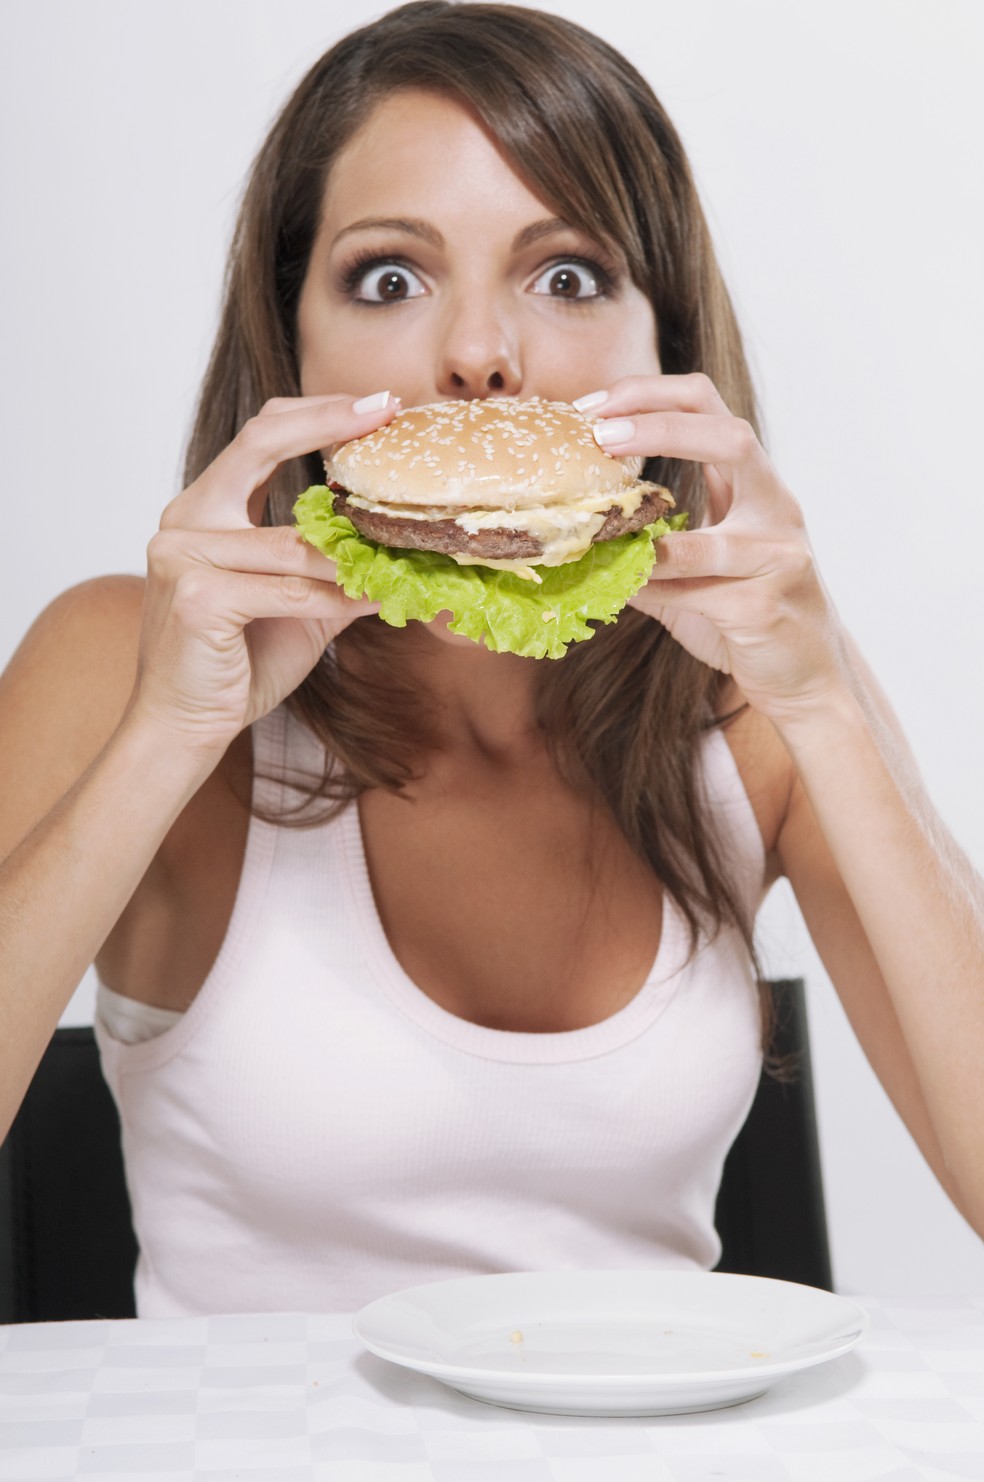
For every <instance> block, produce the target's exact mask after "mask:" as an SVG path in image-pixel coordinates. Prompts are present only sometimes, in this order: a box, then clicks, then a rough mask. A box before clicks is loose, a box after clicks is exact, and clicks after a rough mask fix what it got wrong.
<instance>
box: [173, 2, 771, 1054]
mask: <svg viewBox="0 0 984 1482" xmlns="http://www.w3.org/2000/svg"><path fill="white" fill-rule="evenodd" d="M401 88H424V89H429V90H432V91H437V92H441V93H444V94H450V95H451V96H453V97H455V98H457V99H458V100H460V101H461V102H463V103H464V104H465V105H466V106H468V107H469V108H470V109H471V110H472V111H473V112H474V113H475V114H476V115H477V117H478V118H479V119H480V120H481V121H482V123H483V124H484V126H485V127H486V128H487V129H488V131H489V132H490V134H491V135H492V136H493V137H494V138H495V139H496V140H497V141H498V143H499V145H500V146H501V148H502V149H503V151H504V153H505V155H506V156H507V158H509V159H510V160H511V161H512V162H513V164H514V165H515V168H516V170H517V172H518V173H519V174H520V175H521V176H522V178H523V179H524V181H525V182H526V183H527V184H528V185H529V187H530V189H531V190H532V191H533V192H534V194H536V195H537V196H539V197H540V199H541V200H542V201H543V202H544V204H545V205H547V206H548V207H549V208H551V209H553V210H555V211H556V213H557V214H558V215H559V216H561V217H562V218H563V219H564V220H566V221H568V222H570V223H571V224H572V225H573V226H575V227H577V228H580V229H581V230H583V231H585V232H586V233H587V234H588V235H589V236H591V237H594V238H599V237H600V238H601V240H602V242H603V244H605V245H608V246H610V247H612V248H613V249H614V250H615V251H616V252H621V253H622V254H624V257H625V260H626V261H627V264H628V270H629V273H630V275H631V277H632V279H633V281H634V282H635V283H636V285H637V286H638V287H639V288H640V289H641V290H642V291H643V292H644V293H645V294H646V295H647V296H648V298H649V299H650V300H651V302H652V305H653V309H654V311H655V319H656V324H657V328H658V341H659V343H658V350H659V356H660V361H661V364H662V367H663V370H664V371H665V372H666V373H687V372H692V371H703V372H705V373H706V374H707V375H708V376H710V378H711V379H712V380H713V381H714V383H715V384H716V385H717V387H718V389H719V391H720V392H721V394H722V396H723V397H724V400H725V402H726V403H727V404H728V406H729V407H730V408H731V410H732V411H733V412H734V413H735V415H737V416H741V417H744V418H746V419H747V420H748V421H749V422H751V423H752V425H753V426H755V425H757V419H756V407H755V398H754V392H753V388H752V384H751V378H750V375H749V372H748V367H747V365H746V361H745V357H744V353H743V349H742V343H741V336H740V333H739V330H738V326H737V322H736V319H735V315H734V312H733V310H732V306H731V302H730V300H729V297H728V293H727V290H726V289H725V286H724V283H723V281H722V279H721V275H720V272H719V270H718V266H717V263H716V260H715V257H714V251H713V248H712V245H711V240H710V234H709V232H708V228H707V224H706V221H705V219H704V214H703V211H702V210H701V207H700V203H699V201H698V198H697V193H696V189H695V187H694V182H693V178H692V176H691V172H690V169H689V166H688V164H687V160H686V157H685V155H684V151H683V147H682V144H681V142H680V139H679V137H678V135H677V133H676V131H675V129H674V128H673V125H672V124H671V123H670V120H669V119H668V118H667V116H666V114H665V113H664V111H663V109H662V107H661V105H660V104H659V102H658V101H657V99H656V97H655V96H654V94H653V92H652V90H651V89H650V87H649V86H648V84H647V83H646V82H645V80H644V79H643V78H642V77H641V76H640V74H639V73H638V72H637V71H636V70H635V68H634V67H632V66H631V65H630V63H629V62H628V61H627V60H626V59H625V58H624V57H623V56H621V55H620V54H619V53H618V52H617V51H615V50H614V49H613V48H612V47H610V46H608V45H607V43H606V42H604V41H602V40H600V39H599V38H598V37H596V36H594V35H592V34H591V33H590V32H588V31H585V30H583V29H582V28H581V27H580V26H577V25H575V24H573V23H572V22H571V21H568V20H564V19H561V18H560V17H559V16H554V15H547V14H544V13H542V12H539V11H535V10H528V9H526V8H520V7H517V6H511V5H498V4H482V3H465V4H454V3H447V0H416V3H412V4H409V5H404V6H401V7H400V8H399V9H397V10H394V11H391V12H390V13H389V14H387V15H385V16H383V17H382V18H381V19H380V20H378V21H375V22H373V23H372V24H371V25H368V26H365V27H364V28H362V29H361V30H358V31H355V32H353V33H352V34H351V35H349V36H347V37H345V38H344V39H343V40H342V41H340V42H339V43H338V44H337V45H336V46H334V47H333V48H332V49H331V50H330V51H328V52H327V53H326V54H325V55H324V56H323V57H322V58H321V59H320V60H319V61H318V62H317V63H316V64H315V65H314V66H313V67H312V68H311V70H310V71H309V72H308V74H307V75H306V77H304V78H303V80H302V81H301V83H300V85H299V86H298V87H297V89H296V91H295V92H294V94H293V96H292V97H291V98H290V100H289V101H288V103H287V104H286V106H285V108H284V109H283V111H282V113H281V114H280V116H279V117H278V119H277V120H276V122H275V123H274V125H273V128H272V129H271V131H270V134H269V136H268V138H267V139H266V142H265V143H264V144H263V146H262V148H261V150H260V152H259V155H258V156H257V159H256V161H255V164H254V166H253V170H252V173H251V175H250V178H249V181H248V184H247V188H246V191H245V195H244V198H243V203H242V207H241V210H240V214H239V220H238V224H237V226H236V231H235V236H234V240H233V244H232V250H231V254H230V259H229V267H228V272H227V279H226V291H225V301H224V306H223V311H222V317H221V322H220V327H219V332H218V337H217V340H216V344H215V348H214V351H213V355H212V359H211V362H210V365H209V368H208V372H207V374H206V377H205V381H204V384H203V387H202V393H201V399H200V402H199V405H198V411H197V416H196V420H195V424H194V429H193V432H192V436H191V440H190V444H189V448H188V454H187V462H186V468H185V474H186V479H187V482H189V483H190V482H192V481H193V480H194V479H195V478H197V477H198V476H199V474H200V473H201V472H202V471H203V470H204V469H205V468H206V467H207V465H208V464H209V463H211V462H212V460H213V459H214V458H215V457H216V456H217V455H218V453H219V452H220V451H221V450H222V448H224V447H225V446H226V444H227V443H229V442H230V441H231V439H232V438H233V437H234V435H235V434H236V432H237V431H238V430H239V428H240V427H241V426H242V424H243V423H244V422H245V421H246V420H247V418H249V417H251V416H252V415H254V414H255V413H256V412H257V411H258V410H259V408H260V407H261V406H262V404H263V403H264V402H265V401H266V400H267V399H268V398H269V397H272V396H291V395H299V394H300V386H299V375H298V360H297V354H296V315H297V305H298V300H299V296H300V292H301V287H302V284H303V281H304V277H305V273H306V271H307V266H308V260H309V257H310V253H311V248H312V244H313V242H314V238H315V234H316V231H317V228H318V224H319V217H320V211H321V205H322V201H323V197H324V191H325V185H326V181H327V176H328V173H329V171H330V169H331V166H332V163H333V161H334V160H335V158H336V157H337V155H338V152H339V151H340V150H341V149H342V148H343V147H344V145H345V144H346V143H347V142H348V141H349V140H350V139H351V138H352V136H353V134H354V133H355V132H356V131H357V130H358V129H359V127H360V126H361V125H362V124H363V123H364V122H365V120H366V118H367V117H368V115H369V114H370V112H371V111H372V109H373V108H374V106H375V105H376V103H377V102H379V101H380V100H381V99H382V98H384V97H385V96H387V95H389V94H391V93H392V92H393V91H395V90H398V89H401ZM644 477H646V478H650V479H653V480H655V481H656V482H658V483H662V484H666V485H668V486H669V487H670V488H672V489H673V490H674V493H675V495H676V499H677V502H678V505H680V506H681V507H682V508H684V509H686V510H688V511H689V512H690V517H691V524H692V525H694V524H696V523H698V522H699V520H700V518H701V515H702V513H703V509H704V502H705V498H706V490H705V486H704V480H703V476H702V474H701V470H700V468H699V466H698V465H696V464H692V463H685V462H673V461H669V460H662V459H651V460H650V461H649V463H648V464H647V467H646V470H645V473H644ZM322 480H323V469H322V466H321V463H320V460H319V459H318V457H317V456H314V457H311V458H307V459H298V460H296V461H295V462H293V463H291V464H288V465H285V466H284V467H282V468H281V469H280V470H279V471H278V474H277V475H276V477H275V478H274V480H273V482H272V484H271V488H270V497H269V504H268V509H267V514H266V521H267V523H269V524H286V523H289V522H290V520H291V507H292V505H293V501H294V499H295V498H296V496H297V494H298V493H299V492H300V490H302V489H304V488H306V487H307V486H308V485H309V484H312V483H319V482H322ZM394 636H395V635H394V633H393V632H392V631H391V630H388V629H386V628H385V626H384V625H383V624H381V623H370V622H357V623H355V624H353V626H352V627H351V628H349V629H347V630H346V632H345V633H344V634H343V635H342V636H341V637H340V638H339V640H338V642H337V643H336V644H335V646H334V648H333V649H332V650H330V651H329V652H328V653H326V654H325V656H324V658H323V659H322V660H321V661H320V662H319V664H318V665H317V666H316V668H315V669H314V671H313V672H312V674H311V675H310V676H309V677H308V678H307V679H306V680H305V681H304V683H303V684H301V686H300V687H299V688H298V690H297V691H296V692H295V693H294V694H293V695H292V696H291V698H290V700H289V701H288V703H289V705H290V706H291V707H292V709H293V710H294V712H295V714H297V715H299V716H300V717H301V718H302V719H303V720H304V722H305V723H306V724H307V725H308V726H309V727H310V728H311V729H312V730H313V731H314V732H315V733H316V734H317V735H318V736H319V737H320V738H321V739H323V741H324V742H325V744H326V746H327V749H328V752H329V755H330V757H331V758H332V759H333V762H332V767H331V771H330V774H329V775H327V776H325V777H324V778H322V779H315V780H314V783H313V784H312V788H311V791H312V792H313V793H314V794H315V795H316V796H317V797H320V798H324V799H325V800H326V801H327V802H328V804H329V805H330V807H331V808H333V809H335V810H337V809H338V808H341V807H343V806H344V805H345V804H346V803H347V802H350V801H351V800H352V799H353V798H354V797H356V796H357V795H358V794H359V793H360V792H362V791H364V790H365V789H367V788H373V787H383V788H389V789H394V790H399V789H400V788H401V787H403V786H405V784H406V783H407V782H408V781H409V780H410V779H411V778H412V777H413V776H414V775H415V774H416V773H418V772H419V769H420V765H421V759H422V757H423V756H424V755H425V754H426V752H427V750H428V748H429V747H431V746H433V745H435V744H437V738H436V735H435V732H434V729H433V727H432V724H431V719H430V717H429V716H428V714H427V712H426V709H425V707H424V705H423V704H422V702H421V698H420V696H419V695H416V694H414V693H412V692H409V691H407V690H406V689H404V688H403V687H401V683H400V668H399V662H398V657H397V656H396V655H395V654H394V649H393V640H394ZM353 661H354V662H353ZM356 671H357V672H356ZM537 682H538V719H539V721H540V724H541V725H542V727H543V729H544V731H545V733H546V735H547V737H548V740H549V743H550V746H551V749H552V754H553V756H554V758H555V762H556V765H557V766H558V768H559V769H560V771H561V772H562V774H563V775H564V776H565V777H567V778H568V779H569V780H570V781H571V782H573V783H574V784H575V785H577V786H580V787H584V788H587V789H589V790H591V791H592V792H593V793H594V794H595V796H600V797H601V798H602V799H603V800H604V802H605V804H606V805H607V806H608V807H609V808H610V810H611V812H612V814H613V815H614V817H615V819H616V821H617V822H618V824H619V826H620V827H621V829H622V830H623V832H624V834H625V836H626V837H627V839H628V840H629V841H630V843H631V844H632V845H633V846H634V848H635V849H636V850H637V851H638V852H639V853H640V854H641V855H642V856H643V857H644V858H645V859H646V860H647V861H648V862H649V864H650V865H651V867H652V869H653V870H654V871H655V873H656V875H657V877H658V878H659V879H660V881H661V882H662V884H663V886H664V888H665V889H666V890H667V892H668V893H669V894H670V896H671V897H672V898H673V900H674V901H675V902H676V904H677V905H678V906H679V908H680V910H681V911H682V913H683V915H684V917H685V919H686V920H687V922H688V925H689V928H690V932H691V942H692V946H693V948H694V949H696V945H697V942H698V940H699V936H700V934H701V932H705V931H710V932H713V931H715V930H718V929H720V928H721V927H722V926H725V925H733V926H737V927H738V929H739V930H740V931H741V933H742V936H743V938H744V940H745V943H746V945H747V947H748V950H749V953H750V955H751V957H752V960H753V961H754V960H755V954H754V947H753V942H752V926H753V923H752V922H751V921H750V920H749V919H748V913H747V911H746V910H744V909H743V908H742V906H741V904H740V900H741V897H740V892H739V890H738V889H737V888H736V887H735V885H734V883H733V882H732V880H731V879H730V878H729V874H728V869H727V867H726V863H725V861H724V859H723V857H722V851H721V848H720V844H719V842H718V839H717V835H716V830H715V825H714V819H713V818H712V817H709V816H708V810H707V808H706V806H705V803H704V800H703V798H702V795H701V785H700V767H699V764H698V753H699V743H700V741H701V738H702V735H703V734H704V732H705V731H706V729H707V728H708V726H709V725H712V724H715V723H717V722H716V717H715V709H716V705H717V703H718V698H719V693H720V676H719V675H717V674H716V673H715V672H714V671H713V670H711V669H709V668H707V667H706V666H705V665H703V664H701V663H699V662H698V661H697V660H695V659H693V658H691V657H690V655H689V654H687V653H686V652H685V650H684V649H682V648H681V647H680V646H679V645H678V644H676V643H675V642H674V640H673V639H671V638H670V637H669V635H668V634H667V633H666V631H665V630H664V629H663V628H662V627H661V626H660V625H659V624H658V623H656V622H654V621H653V620H652V619H650V618H648V617H646V616H644V615H643V614H641V613H639V612H636V611H634V610H632V609H626V610H625V612H623V613H622V615H621V616H620V617H619V620H618V622H617V623H613V624H610V625H607V626H602V627H599V629H598V631H597V632H596V634H595V636H594V637H593V638H592V639H591V641H590V642H587V643H581V644H575V645H574V646H573V648H572V649H571V650H570V651H569V652H568V654H567V656H566V657H565V658H564V659H562V660H558V661H552V662H551V661H543V662H542V663H541V664H540V666H539V671H538V675H537ZM321 816H322V817H323V816H324V813H323V812H322V814H321ZM304 817H306V818H310V812H309V810H305V813H304ZM768 1001H769V1000H768V997H767V995H766V994H763V1010H764V1012H763V1022H764V1025H766V1028H765V1030H764V1033H765V1037H766V1039H767V1019H768V1015H767V1013H766V1012H765V1010H766V1009H767V1006H768Z"/></svg>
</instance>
